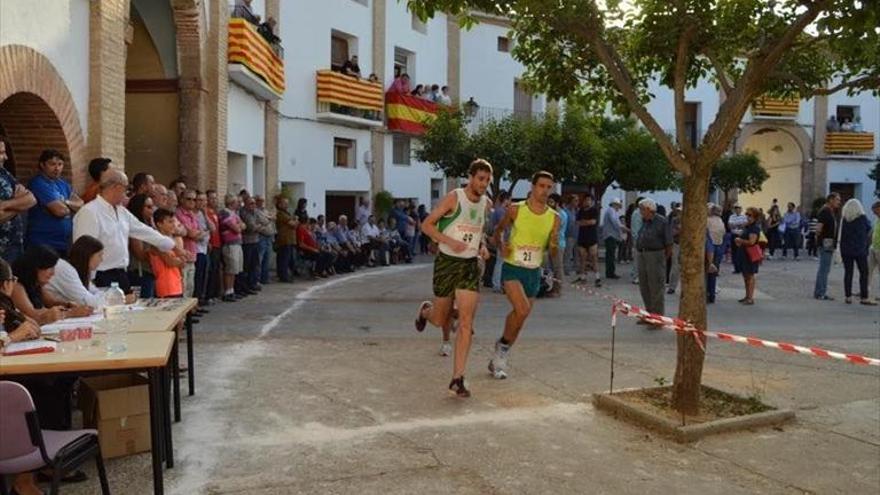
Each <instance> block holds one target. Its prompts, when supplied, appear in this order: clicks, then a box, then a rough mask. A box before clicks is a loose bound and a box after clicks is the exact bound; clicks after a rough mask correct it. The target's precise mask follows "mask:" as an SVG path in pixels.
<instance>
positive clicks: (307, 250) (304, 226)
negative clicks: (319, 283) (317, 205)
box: [296, 217, 333, 278]
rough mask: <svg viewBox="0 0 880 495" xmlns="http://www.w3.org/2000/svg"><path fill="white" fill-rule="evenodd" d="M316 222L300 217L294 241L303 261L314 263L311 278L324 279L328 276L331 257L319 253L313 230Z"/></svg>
mask: <svg viewBox="0 0 880 495" xmlns="http://www.w3.org/2000/svg"><path fill="white" fill-rule="evenodd" d="M317 226H318V221H317V220H315V219H314V218H309V219H306V218H305V217H300V219H299V227H297V229H296V241H297V248H298V251H299V255H300V256H302V257H303V259H306V260H309V261H312V262H314V264H315V266H314V268H313V270H312V277H313V278H314V277H321V278H326V277H327V276H329V275H330V272H329V270H330V264H331V263H332V260H333V256H332V255H331V254H330V253H327V252H324V251H321V249H320V247H319V245H318V241H317V239H316V238H315V230H316V229H317Z"/></svg>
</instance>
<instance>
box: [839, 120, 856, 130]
mask: <svg viewBox="0 0 880 495" xmlns="http://www.w3.org/2000/svg"><path fill="white" fill-rule="evenodd" d="M840 130H841V131H842V132H852V130H853V126H852V122H851V121H850V120H849V119H845V120H844V121H843V123H842V124H840Z"/></svg>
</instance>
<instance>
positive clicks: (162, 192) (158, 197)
mask: <svg viewBox="0 0 880 495" xmlns="http://www.w3.org/2000/svg"><path fill="white" fill-rule="evenodd" d="M150 197H151V198H153V206H154V207H155V208H156V209H157V210H158V209H159V208H164V209H166V210H167V209H168V207H169V205H170V203H169V202H168V188H166V187H165V186H163V185H162V184H153V187H152V188H151V189H150Z"/></svg>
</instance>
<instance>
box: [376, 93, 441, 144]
mask: <svg viewBox="0 0 880 495" xmlns="http://www.w3.org/2000/svg"><path fill="white" fill-rule="evenodd" d="M385 103H386V107H385V115H386V116H387V117H388V130H390V131H398V132H405V133H407V134H415V135H422V134H424V133H425V131H426V130H427V128H426V125H427V124H430V123H431V122H433V121H434V119H436V118H437V111H438V109H439V106H438V105H437V104H436V103H434V102H433V101H429V100H426V99H424V98H419V97H417V96H411V95H408V94H404V93H387V94H386V95H385Z"/></svg>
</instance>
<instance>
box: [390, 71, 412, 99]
mask: <svg viewBox="0 0 880 495" xmlns="http://www.w3.org/2000/svg"><path fill="white" fill-rule="evenodd" d="M388 92H389V93H402V94H409V92H410V86H409V74H402V75H400V76H399V77H396V78H394V82H393V83H391V87H389V88H388Z"/></svg>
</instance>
